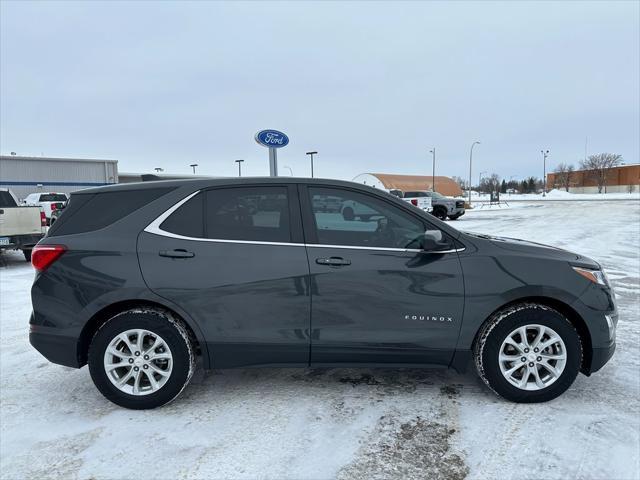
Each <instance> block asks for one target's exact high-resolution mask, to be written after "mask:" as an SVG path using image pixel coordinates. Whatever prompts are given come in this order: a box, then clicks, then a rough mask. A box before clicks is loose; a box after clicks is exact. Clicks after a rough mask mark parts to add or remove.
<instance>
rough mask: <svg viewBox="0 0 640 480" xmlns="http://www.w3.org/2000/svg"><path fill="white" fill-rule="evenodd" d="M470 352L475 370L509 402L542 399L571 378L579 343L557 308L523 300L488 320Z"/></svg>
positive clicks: (575, 369) (560, 390) (556, 393)
mask: <svg viewBox="0 0 640 480" xmlns="http://www.w3.org/2000/svg"><path fill="white" fill-rule="evenodd" d="M474 356H475V363H476V367H477V369H478V374H479V375H480V377H481V378H482V380H483V381H484V382H485V383H486V384H487V385H488V386H489V387H490V388H491V389H492V390H493V391H494V392H496V393H497V394H498V395H500V396H502V397H504V398H506V399H507V400H511V401H513V402H520V403H534V402H546V401H549V400H552V399H554V398H556V397H558V396H559V395H561V394H562V393H563V392H564V391H565V390H567V389H568V388H569V387H570V386H571V384H572V383H573V381H574V380H575V378H576V376H577V375H578V372H579V370H580V364H581V361H582V344H581V340H580V336H579V334H578V332H577V331H576V329H575V327H574V326H573V325H572V324H571V322H570V321H569V320H568V319H567V318H566V317H565V316H564V315H562V314H561V313H560V312H558V311H556V310H554V309H552V308H550V307H548V306H546V305H541V304H532V303H524V304H519V305H513V306H511V307H508V308H506V309H504V310H502V311H500V312H498V313H496V314H494V315H493V316H492V317H491V318H490V319H489V320H488V321H487V322H486V324H485V325H484V327H483V328H482V329H481V331H480V333H479V336H478V338H477V340H476V344H475V348H474Z"/></svg>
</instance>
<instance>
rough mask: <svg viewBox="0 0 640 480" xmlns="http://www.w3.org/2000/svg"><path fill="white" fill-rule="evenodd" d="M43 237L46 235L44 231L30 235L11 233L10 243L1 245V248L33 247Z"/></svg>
mask: <svg viewBox="0 0 640 480" xmlns="http://www.w3.org/2000/svg"><path fill="white" fill-rule="evenodd" d="M0 236H2V235H0ZM42 237H44V234H43V233H34V234H29V235H10V236H9V245H0V248H7V249H17V248H19V249H23V248H32V247H33V246H34V245H35V244H36V243H38V242H39V241H40V240H41V239H42Z"/></svg>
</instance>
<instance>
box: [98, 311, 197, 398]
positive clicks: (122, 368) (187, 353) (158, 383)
mask: <svg viewBox="0 0 640 480" xmlns="http://www.w3.org/2000/svg"><path fill="white" fill-rule="evenodd" d="M194 370H195V352H194V348H193V345H192V342H191V340H190V338H189V334H188V332H187V329H186V328H185V326H184V325H183V324H182V323H181V322H180V321H179V320H178V319H177V318H175V317H174V316H173V315H171V314H170V313H168V312H164V311H161V310H150V309H143V308H141V309H133V310H128V311H126V312H122V313H120V314H118V315H116V316H114V317H112V318H111V319H109V320H108V321H107V322H106V323H105V324H104V325H103V326H102V327H100V329H99V330H98V331H97V332H96V334H95V335H94V337H93V339H92V341H91V345H90V347H89V371H90V373H91V378H92V380H93V382H94V383H95V385H96V387H97V388H98V390H100V392H101V393H102V394H103V395H104V396H105V397H106V398H107V399H109V400H110V401H112V402H113V403H115V404H117V405H120V406H121V407H125V408H132V409H149V408H155V407H159V406H161V405H165V404H167V403H169V402H170V401H172V400H173V399H174V398H176V397H177V396H178V395H179V394H180V392H182V390H183V389H184V388H185V387H186V386H187V384H188V383H189V380H190V379H191V376H192V374H193V372H194Z"/></svg>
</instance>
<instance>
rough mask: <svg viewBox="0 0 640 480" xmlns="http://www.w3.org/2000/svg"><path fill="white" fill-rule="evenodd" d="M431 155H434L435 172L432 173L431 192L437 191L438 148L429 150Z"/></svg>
mask: <svg viewBox="0 0 640 480" xmlns="http://www.w3.org/2000/svg"><path fill="white" fill-rule="evenodd" d="M429 153H431V154H432V155H433V170H432V172H431V190H433V191H434V192H435V191H436V147H433V148H432V149H431V150H429Z"/></svg>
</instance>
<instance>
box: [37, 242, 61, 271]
mask: <svg viewBox="0 0 640 480" xmlns="http://www.w3.org/2000/svg"><path fill="white" fill-rule="evenodd" d="M66 251H67V247H65V246H64V245H36V246H35V247H33V250H32V251H31V265H33V268H35V269H36V270H38V271H39V272H43V271H45V270H46V269H47V268H49V267H50V266H51V265H52V264H53V262H55V261H56V260H58V258H60V256H61V255H62V254H63V253H64V252H66Z"/></svg>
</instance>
